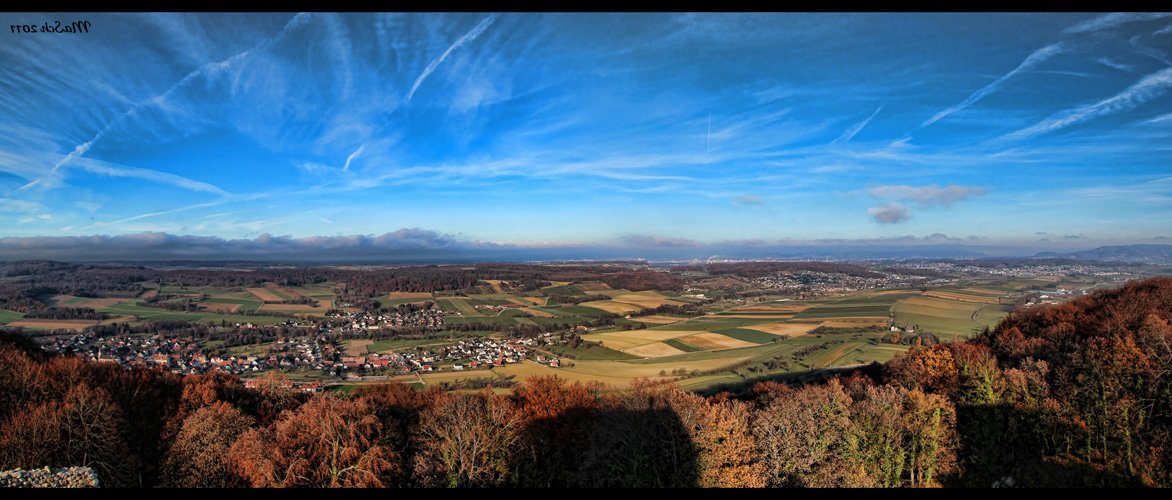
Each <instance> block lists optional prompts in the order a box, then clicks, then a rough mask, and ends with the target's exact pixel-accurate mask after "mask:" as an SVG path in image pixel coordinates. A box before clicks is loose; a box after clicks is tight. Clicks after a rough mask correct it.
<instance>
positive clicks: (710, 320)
mask: <svg viewBox="0 0 1172 500" xmlns="http://www.w3.org/2000/svg"><path fill="white" fill-rule="evenodd" d="M777 321H781V320H779V319H770V318H728V317H721V316H701V317H698V318H692V319H689V320H686V321H681V322H679V323H671V324H667V325H659V326H656V327H652V328H648V330H695V331H706V332H716V331H720V330H725V329H729V328H739V327H742V326H751V325H760V324H762V323H773V322H777ZM766 335H768V334H766Z"/></svg>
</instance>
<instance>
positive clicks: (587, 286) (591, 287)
mask: <svg viewBox="0 0 1172 500" xmlns="http://www.w3.org/2000/svg"><path fill="white" fill-rule="evenodd" d="M578 289H579V290H582V291H583V292H597V291H600V290H610V285H607V284H606V283H582V284H580V285H578Z"/></svg>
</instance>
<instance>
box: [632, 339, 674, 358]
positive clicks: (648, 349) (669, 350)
mask: <svg viewBox="0 0 1172 500" xmlns="http://www.w3.org/2000/svg"><path fill="white" fill-rule="evenodd" d="M623 352H625V353H627V354H632V355H635V356H639V357H641V358H662V357H664V356H675V355H676V354H683V353H684V351H681V350H679V349H676V348H674V347H672V346H669V345H667V344H664V343H663V342H655V343H653V344H647V345H641V346H638V347H631V348H629V349H626V350H624V351H623Z"/></svg>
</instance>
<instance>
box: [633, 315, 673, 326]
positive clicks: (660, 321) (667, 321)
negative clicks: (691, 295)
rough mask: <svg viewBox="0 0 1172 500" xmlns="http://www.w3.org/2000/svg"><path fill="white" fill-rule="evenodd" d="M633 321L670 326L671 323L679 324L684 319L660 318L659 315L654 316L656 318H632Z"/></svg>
mask: <svg viewBox="0 0 1172 500" xmlns="http://www.w3.org/2000/svg"><path fill="white" fill-rule="evenodd" d="M632 319H634V320H636V321H639V322H642V323H654V324H656V325H668V324H671V323H678V322H680V321H683V319H681V318H673V317H671V316H660V315H658V314H657V315H654V316H640V317H638V318H632Z"/></svg>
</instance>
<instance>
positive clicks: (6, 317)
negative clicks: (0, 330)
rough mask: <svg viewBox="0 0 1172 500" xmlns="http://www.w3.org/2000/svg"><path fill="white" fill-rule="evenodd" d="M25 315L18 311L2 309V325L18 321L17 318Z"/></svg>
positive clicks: (0, 320) (0, 317) (0, 319)
mask: <svg viewBox="0 0 1172 500" xmlns="http://www.w3.org/2000/svg"><path fill="white" fill-rule="evenodd" d="M23 317H24V314H21V313H18V312H16V311H9V310H7V309H0V325H2V324H4V323H11V322H13V321H16V320H18V319H20V318H23Z"/></svg>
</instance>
